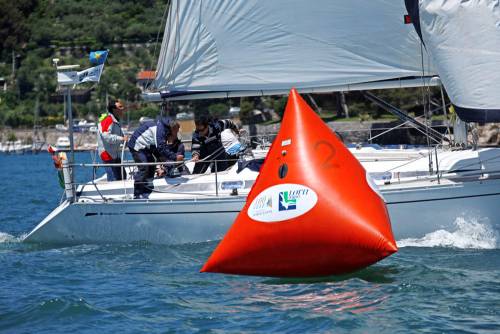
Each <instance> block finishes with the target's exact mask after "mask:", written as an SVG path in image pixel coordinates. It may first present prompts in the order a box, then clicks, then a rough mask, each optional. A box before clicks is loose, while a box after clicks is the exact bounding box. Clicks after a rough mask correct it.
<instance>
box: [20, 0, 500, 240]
mask: <svg viewBox="0 0 500 334" xmlns="http://www.w3.org/2000/svg"><path fill="white" fill-rule="evenodd" d="M408 14H409V16H410V17H411V20H408V21H411V23H413V25H412V24H405V20H404V17H405V15H408ZM499 16H500V15H499V9H498V7H497V6H493V5H491V4H490V3H489V2H488V1H471V2H465V3H464V2H462V1H458V0H456V1H446V3H444V2H443V1H439V0H428V1H427V0H426V1H413V2H412V1H406V4H405V2H403V1H383V0H373V1H361V0H353V1H331V0H320V1H316V2H314V5H311V4H310V3H305V2H303V1H293V2H292V3H290V2H289V1H284V0H275V1H264V0H252V1H245V0H234V1H230V2H228V1H223V0H213V1H210V2H207V1H171V3H170V7H169V12H168V19H167V21H166V26H165V34H164V37H163V42H162V47H161V50H160V56H159V60H158V65H157V71H156V73H157V74H156V79H155V80H154V81H153V82H152V85H151V87H150V89H151V91H150V92H149V93H147V94H145V95H144V99H145V100H147V101H158V102H160V101H174V100H191V99H201V98H230V97H242V96H262V95H280V94H288V91H289V90H290V89H291V88H292V87H296V89H297V91H298V92H299V93H322V92H335V91H352V90H371V89H384V88H404V87H419V86H424V87H428V86H430V85H443V87H444V88H445V89H446V91H447V93H448V95H449V96H450V99H451V101H452V103H453V104H454V106H455V109H456V110H457V113H458V115H459V116H460V117H462V119H463V120H466V121H496V120H498V118H497V117H498V108H499V107H500V101H499V99H500V96H499V95H498V94H497V93H496V92H494V89H495V87H497V85H496V83H497V82H500V81H499V80H500V77H499V76H500V57H499V55H498V52H499V51H498V50H500V40H499V38H500V37H499V36H500V34H498V29H500V28H499V27H500V25H499V24H496V23H497V22H498V17H499ZM407 23H410V22H407ZM479 23H480V24H479ZM475 24H478V25H477V26H476V25H475ZM414 27H416V28H417V29H415V28H414ZM471 27H473V28H471ZM478 27H479V28H478ZM465 40H467V41H465ZM471 55H473V56H471ZM457 57H458V58H457ZM464 58H465V59H464ZM463 64H467V65H469V66H463ZM415 125H416V126H419V125H418V124H415ZM438 144H439V145H440V144H441V143H438ZM351 151H352V152H353V153H354V155H355V156H356V157H357V158H358V159H359V160H360V162H361V163H362V165H363V166H364V168H365V169H366V170H367V172H368V173H369V174H371V175H372V176H373V178H374V181H375V183H376V184H377V186H378V187H379V190H380V193H381V194H382V196H383V198H384V201H385V203H386V205H387V209H388V212H389V215H390V218H391V222H392V228H393V232H394V236H395V238H396V239H397V240H399V239H401V238H409V237H413V238H416V237H422V236H424V235H425V234H427V233H430V232H433V231H436V230H439V229H446V230H449V231H452V230H453V229H454V228H455V222H456V220H457V219H459V218H462V219H466V220H467V219H470V218H472V219H481V220H483V221H484V220H486V221H489V225H490V227H491V228H492V229H493V230H494V231H499V230H500V206H499V205H498V203H499V200H500V191H499V189H500V149H498V148H477V149H474V148H465V149H459V150H457V149H453V150H452V149H445V148H441V147H440V146H439V147H437V146H434V147H433V149H432V150H430V149H429V150H424V151H423V152H422V151H416V152H415V151H402V152H396V153H394V154H393V152H391V151H390V150H378V151H375V152H371V151H370V152H367V151H365V150H356V149H352V150H351ZM262 154H263V155H265V154H266V152H262ZM388 157H389V158H388ZM431 163H432V168H430V167H429V166H430V165H431ZM69 167H71V166H69ZM91 167H92V168H96V167H98V165H92V166H91ZM257 176H258V172H257V171H254V170H250V169H248V168H247V169H243V170H242V171H238V166H234V168H233V169H231V170H228V171H224V172H218V173H213V174H207V175H202V176H194V175H186V176H183V177H181V178H175V179H170V178H166V179H157V180H155V181H154V182H155V192H154V193H153V195H152V196H151V198H150V200H133V199H131V196H130V194H131V193H132V189H133V185H132V184H133V181H131V180H126V181H114V182H106V181H104V180H102V179H100V180H92V181H91V182H88V183H86V184H82V185H78V186H77V185H74V184H71V182H69V183H68V184H67V192H66V193H67V196H66V197H67V200H66V201H64V202H63V203H62V204H61V205H60V206H59V207H58V208H56V209H55V210H54V211H53V212H52V213H51V214H50V215H49V216H47V218H46V219H44V220H43V221H42V222H41V223H40V224H39V225H38V226H37V227H36V228H35V229H34V230H33V231H32V232H31V233H30V234H29V235H28V237H27V238H26V240H27V241H34V242H64V243H80V242H113V241H123V242H130V241H137V240H146V241H150V242H153V243H164V244H179V243H186V242H201V241H207V240H218V239H220V238H221V237H222V236H223V235H224V234H225V232H226V231H227V230H228V228H229V226H230V225H231V224H232V222H233V220H234V218H235V217H236V215H237V214H238V213H239V212H240V210H241V209H242V208H243V207H244V204H245V200H246V196H247V195H248V193H249V191H250V189H251V187H252V186H253V184H254V182H255V180H256V178H257ZM72 190H73V191H72Z"/></svg>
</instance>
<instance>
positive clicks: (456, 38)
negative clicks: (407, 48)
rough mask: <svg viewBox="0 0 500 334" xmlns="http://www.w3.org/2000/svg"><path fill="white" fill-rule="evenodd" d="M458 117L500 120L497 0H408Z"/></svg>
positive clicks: (419, 31)
mask: <svg viewBox="0 0 500 334" xmlns="http://www.w3.org/2000/svg"><path fill="white" fill-rule="evenodd" d="M406 5H407V7H408V11H409V12H410V15H411V16H412V20H413V22H414V24H415V28H416V29H417V31H418V33H419V34H420V35H421V37H422V40H423V42H424V44H425V47H426V49H427V51H428V53H429V54H430V55H431V57H432V59H433V63H434V65H435V67H436V69H437V72H438V73H439V77H440V79H441V81H442V82H443V85H444V87H445V88H446V91H447V93H448V95H449V97H450V100H451V102H452V103H453V104H454V105H455V109H456V111H457V113H458V115H459V116H460V118H461V119H462V120H465V121H469V122H500V92H499V91H500V3H499V1H498V0H467V1H466V0H406Z"/></svg>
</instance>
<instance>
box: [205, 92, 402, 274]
mask: <svg viewBox="0 0 500 334" xmlns="http://www.w3.org/2000/svg"><path fill="white" fill-rule="evenodd" d="M396 251H397V247H396V242H395V241H394V237H393V235H392V230H391V225H390V221H389V215H388V213H387V209H386V207H385V203H384V201H383V200H382V198H381V197H380V195H379V194H378V193H377V191H376V190H375V187H374V186H372V185H371V183H370V180H369V178H368V177H367V174H366V171H365V170H364V168H363V167H362V166H361V164H360V163H359V162H358V160H356V158H354V157H353V156H352V154H351V153H350V152H349V150H348V149H347V148H346V147H345V146H344V145H343V144H342V142H341V141H340V140H339V139H338V138H337V137H336V135H335V134H334V132H333V131H332V130H331V129H330V128H329V127H328V126H327V125H326V124H325V123H323V121H322V120H321V119H320V118H319V117H318V116H317V115H316V114H315V113H314V111H313V110H312V109H311V108H310V107H309V106H308V105H307V103H306V102H305V101H304V100H303V99H302V98H301V97H300V95H299V94H298V93H297V91H296V90H295V89H292V91H291V93H290V97H289V99H288V103H287V107H286V111H285V115H284V118H283V122H282V124H281V129H280V131H279V133H278V136H277V137H276V139H275V141H274V143H273V145H272V147H271V149H270V151H269V153H268V155H267V157H266V160H265V162H264V165H263V166H262V169H261V172H260V174H259V177H258V178H257V180H256V181H255V184H254V186H253V188H252V190H251V192H250V194H249V196H248V198H247V202H246V205H245V207H244V208H243V210H242V211H241V212H240V214H239V215H238V217H237V218H236V220H235V222H234V224H233V225H232V226H231V228H230V230H229V231H228V233H227V234H226V236H225V237H224V239H223V240H222V241H221V242H220V243H219V245H218V246H217V248H216V249H215V251H214V252H213V253H212V255H211V256H210V258H209V259H208V261H207V262H206V263H205V265H204V266H203V268H202V269H201V271H202V272H218V273H226V274H241V275H259V276H278V277H306V276H326V275H334V274H344V273H348V272H352V271H355V270H358V269H361V268H364V267H366V266H369V265H371V264H373V263H375V262H377V261H379V260H381V259H383V258H385V257H386V256H388V255H390V254H392V253H394V252H396Z"/></svg>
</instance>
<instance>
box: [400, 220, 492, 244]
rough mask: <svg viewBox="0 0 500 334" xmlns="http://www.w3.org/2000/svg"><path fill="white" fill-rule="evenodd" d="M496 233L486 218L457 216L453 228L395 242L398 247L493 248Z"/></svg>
mask: <svg viewBox="0 0 500 334" xmlns="http://www.w3.org/2000/svg"><path fill="white" fill-rule="evenodd" d="M498 239H499V238H498V233H497V232H496V231H495V229H494V228H493V227H492V226H491V224H490V223H489V220H488V219H478V218H470V217H468V218H467V219H466V218H464V217H459V218H457V219H456V220H455V230H454V231H452V232H450V231H446V230H438V231H434V232H432V233H428V234H426V235H425V236H424V237H423V238H420V239H418V238H415V239H414V238H408V239H403V240H400V241H398V242H397V244H398V247H454V248H469V249H495V248H497V247H498Z"/></svg>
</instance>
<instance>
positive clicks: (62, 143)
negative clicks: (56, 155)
mask: <svg viewBox="0 0 500 334" xmlns="http://www.w3.org/2000/svg"><path fill="white" fill-rule="evenodd" d="M56 148H57V149H58V150H69V149H70V142H69V137H66V136H64V137H59V138H57V141H56Z"/></svg>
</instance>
